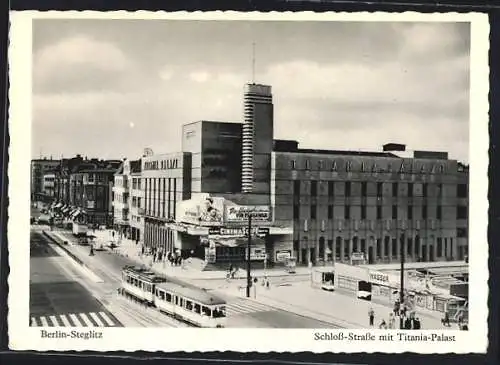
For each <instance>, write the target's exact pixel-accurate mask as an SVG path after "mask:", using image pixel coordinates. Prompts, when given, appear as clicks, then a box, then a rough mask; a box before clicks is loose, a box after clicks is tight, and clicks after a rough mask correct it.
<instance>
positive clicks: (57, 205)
mask: <svg viewBox="0 0 500 365" xmlns="http://www.w3.org/2000/svg"><path fill="white" fill-rule="evenodd" d="M62 206H63V204H62V203H57V204H56V205H55V206H54V208H61V207H62Z"/></svg>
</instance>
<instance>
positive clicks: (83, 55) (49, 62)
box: [33, 36, 132, 92]
mask: <svg viewBox="0 0 500 365" xmlns="http://www.w3.org/2000/svg"><path fill="white" fill-rule="evenodd" d="M131 67H132V64H131V62H130V60H129V59H128V58H127V57H126V56H125V54H124V53H123V52H122V51H121V50H120V49H119V48H117V47H116V46H114V45H113V44H111V43H107V42H103V41H99V40H95V39H91V38H88V37H85V36H74V37H70V38H64V39H62V40H60V41H58V42H57V43H54V44H51V45H48V46H46V47H44V48H42V49H40V50H39V51H38V52H37V53H36V54H35V55H34V65H33V70H34V75H33V85H34V89H35V91H36V92H47V91H49V92H50V91H51V92H58V91H64V92H68V91H78V90H83V91H87V90H92V89H96V90H97V89H110V88H113V87H114V86H116V84H118V85H121V81H122V80H123V78H121V76H122V75H123V73H126V72H127V71H128V70H129V69H130V68H131Z"/></svg>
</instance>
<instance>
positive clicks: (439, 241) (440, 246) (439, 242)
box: [437, 237, 443, 257]
mask: <svg viewBox="0 0 500 365" xmlns="http://www.w3.org/2000/svg"><path fill="white" fill-rule="evenodd" d="M442 252H443V241H442V239H441V237H438V238H437V256H438V257H441V255H442Z"/></svg>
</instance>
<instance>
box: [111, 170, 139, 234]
mask: <svg viewBox="0 0 500 365" xmlns="http://www.w3.org/2000/svg"><path fill="white" fill-rule="evenodd" d="M140 171H141V161H140V160H137V161H130V160H124V161H123V163H122V165H121V166H120V168H119V169H118V171H117V172H116V173H115V175H114V183H113V224H114V226H115V229H117V230H118V231H119V232H120V233H121V234H123V235H124V236H125V237H126V238H130V239H134V240H139V238H138V237H137V236H138V234H137V232H136V228H137V224H134V223H140V222H137V216H138V206H137V204H138V202H137V196H136V195H137V194H136V192H137V186H136V185H137V178H136V177H134V176H135V175H134V174H137V173H140ZM139 204H140V203H139ZM139 235H140V234H139Z"/></svg>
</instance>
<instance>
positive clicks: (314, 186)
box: [311, 180, 318, 196]
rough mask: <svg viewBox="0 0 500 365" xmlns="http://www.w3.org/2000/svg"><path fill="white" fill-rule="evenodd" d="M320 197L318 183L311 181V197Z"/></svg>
mask: <svg viewBox="0 0 500 365" xmlns="http://www.w3.org/2000/svg"><path fill="white" fill-rule="evenodd" d="M317 195H318V182H317V181H315V180H313V181H311V196H317Z"/></svg>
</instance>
